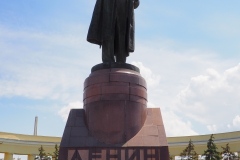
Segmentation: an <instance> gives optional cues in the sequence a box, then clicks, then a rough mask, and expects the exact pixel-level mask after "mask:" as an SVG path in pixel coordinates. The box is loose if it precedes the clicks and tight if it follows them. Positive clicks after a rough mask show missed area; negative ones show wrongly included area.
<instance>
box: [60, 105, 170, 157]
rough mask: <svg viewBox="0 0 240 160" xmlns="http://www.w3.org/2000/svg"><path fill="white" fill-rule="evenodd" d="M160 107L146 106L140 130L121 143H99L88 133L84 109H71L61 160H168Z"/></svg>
mask: <svg viewBox="0 0 240 160" xmlns="http://www.w3.org/2000/svg"><path fill="white" fill-rule="evenodd" d="M168 159H169V151H168V144H167V139H166V134H165V130H164V125H163V122H162V116H161V112H160V109H159V108H147V117H146V121H145V123H144V125H143V127H142V128H141V130H140V131H139V132H138V133H137V134H136V135H135V136H134V137H132V138H131V139H130V140H128V141H127V142H125V143H121V144H106V143H104V142H100V141H99V140H97V139H96V138H95V137H93V136H91V134H90V133H89V131H88V129H87V126H86V122H85V111H84V110H83V109H72V110H71V112H70V114H69V117H68V121H67V124H66V127H65V130H64V133H63V137H62V141H61V144H60V152H59V160H168Z"/></svg>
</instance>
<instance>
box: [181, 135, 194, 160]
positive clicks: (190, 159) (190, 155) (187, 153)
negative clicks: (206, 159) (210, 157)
mask: <svg viewBox="0 0 240 160" xmlns="http://www.w3.org/2000/svg"><path fill="white" fill-rule="evenodd" d="M180 156H181V159H187V160H197V159H198V154H197V153H196V151H195V150H194V145H193V143H192V140H191V139H190V141H189V143H188V146H187V147H186V148H185V149H184V150H183V151H182V153H180Z"/></svg>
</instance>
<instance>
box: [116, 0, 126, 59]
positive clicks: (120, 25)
mask: <svg viewBox="0 0 240 160" xmlns="http://www.w3.org/2000/svg"><path fill="white" fill-rule="evenodd" d="M126 4H127V3H126V0H119V1H118V5H117V6H118V7H117V25H116V29H115V30H116V31H115V33H116V34H115V35H117V36H116V37H115V38H116V41H115V42H116V43H115V47H116V49H117V51H115V55H116V62H121V63H125V62H126V57H127V55H128V50H127V43H126V29H127V7H126Z"/></svg>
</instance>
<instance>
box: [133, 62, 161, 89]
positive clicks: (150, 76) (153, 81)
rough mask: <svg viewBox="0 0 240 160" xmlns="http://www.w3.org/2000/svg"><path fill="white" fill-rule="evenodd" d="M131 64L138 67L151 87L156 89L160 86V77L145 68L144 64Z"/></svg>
mask: <svg viewBox="0 0 240 160" xmlns="http://www.w3.org/2000/svg"><path fill="white" fill-rule="evenodd" d="M131 64H133V65H135V66H137V67H138V68H139V69H140V73H141V75H142V76H143V77H144V79H145V80H146V82H147V85H148V86H149V87H154V86H157V85H158V84H159V81H160V76H159V75H157V74H155V73H153V72H152V70H151V69H150V68H147V67H146V66H144V65H143V63H142V62H132V63H131Z"/></svg>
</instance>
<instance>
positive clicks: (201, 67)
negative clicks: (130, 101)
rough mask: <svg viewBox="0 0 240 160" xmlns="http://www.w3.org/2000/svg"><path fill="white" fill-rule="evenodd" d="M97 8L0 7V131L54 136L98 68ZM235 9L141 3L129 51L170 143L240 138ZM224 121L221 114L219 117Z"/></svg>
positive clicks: (80, 0)
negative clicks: (226, 135) (93, 40)
mask: <svg viewBox="0 0 240 160" xmlns="http://www.w3.org/2000/svg"><path fill="white" fill-rule="evenodd" d="M94 4H95V0H72V1H68V2H67V1H63V0H51V1H49V0H34V1H33V0H21V1H20V0H11V1H6V0H2V1H0V113H1V116H0V121H1V123H0V131H1V132H13V133H20V134H33V125H34V117H35V116H38V118H39V125H38V134H39V135H46V136H61V135H62V133H63V129H64V126H65V122H66V117H67V114H68V111H69V109H70V108H81V107H82V94H83V82H84V80H85V78H86V77H87V76H88V75H89V73H90V70H91V67H92V66H94V65H95V64H98V63H101V50H100V49H99V47H98V46H97V45H93V44H89V43H88V42H87V41H86V35H87V31H88V26H89V24H90V20H91V16H92V11H93V7H94ZM239 6H240V1H238V0H231V1H223V0H212V1H209V0H201V1H200V0H194V1H190V0H188V1H187V0H182V1H179V0H171V1H162V0H158V1H153V0H148V1H143V0H142V1H141V4H140V6H139V8H138V9H137V10H135V17H136V51H135V52H134V53H132V54H131V55H130V57H129V58H128V59H127V62H128V63H132V64H135V65H137V66H138V67H139V68H140V69H141V74H142V75H143V76H144V77H145V79H146V80H147V83H148V97H149V104H148V105H149V107H160V108H161V110H162V114H163V117H164V123H165V128H166V132H167V135H168V136H182V135H193V134H211V133H219V132H230V131H236V130H239V129H240V111H239V107H240V85H239V84H240V54H239V51H240V38H239V37H240V30H239V28H240V21H239V19H240V11H239ZM226 111H227V112H226Z"/></svg>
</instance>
